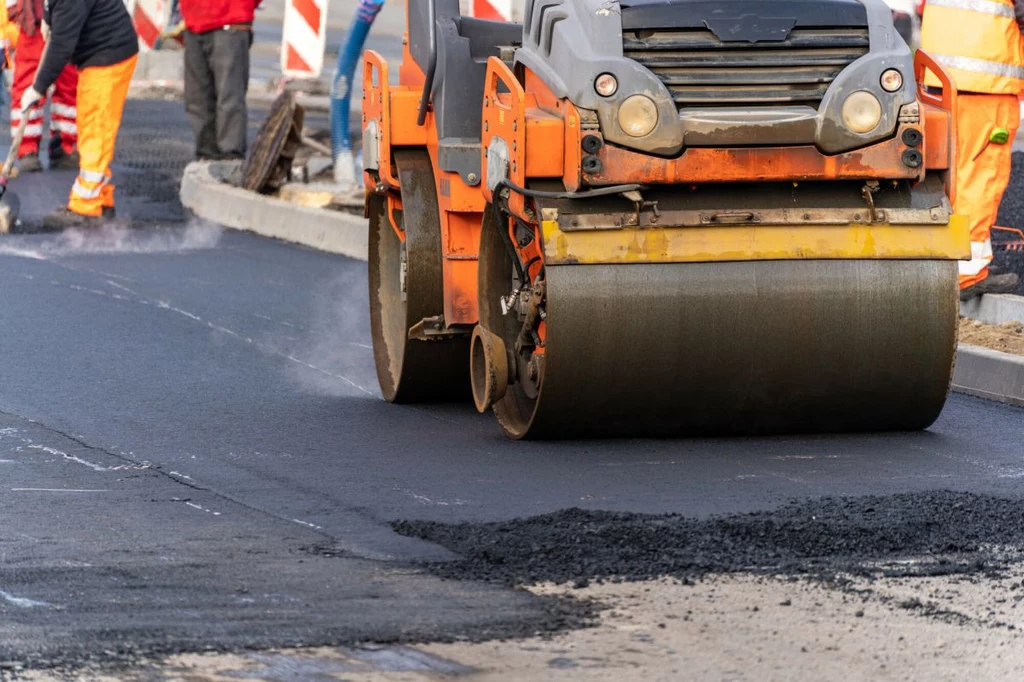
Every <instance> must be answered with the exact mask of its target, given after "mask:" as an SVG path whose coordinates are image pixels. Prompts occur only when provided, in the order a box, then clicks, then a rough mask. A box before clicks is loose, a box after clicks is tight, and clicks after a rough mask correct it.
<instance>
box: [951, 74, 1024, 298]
mask: <svg viewBox="0 0 1024 682" xmlns="http://www.w3.org/2000/svg"><path fill="white" fill-rule="evenodd" d="M958 101H959V113H958V114H957V121H956V136H957V140H956V154H957V159H956V206H955V207H954V208H955V209H956V212H957V213H963V214H965V215H966V216H967V217H968V219H969V220H970V221H971V260H967V261H960V288H961V289H965V288H967V287H969V286H971V285H972V284H977V283H978V282H980V281H982V280H983V279H985V278H986V277H988V265H989V263H991V262H992V236H991V233H992V226H993V225H995V223H996V214H997V213H998V212H999V203H1000V202H1001V201H1002V199H1003V192H1004V191H1006V186H1007V185H1008V184H1009V182H1010V156H1011V153H1012V152H1013V138H1014V136H1015V135H1016V134H1017V128H1018V127H1019V126H1020V101H1019V100H1018V99H1017V95H981V94H971V93H960V97H959V98H958ZM996 128H1005V129H1006V130H1007V131H1008V132H1009V133H1010V141H1009V142H1007V143H1006V144H998V143H996V142H990V141H989V137H990V136H991V135H992V131H993V130H995V129H996Z"/></svg>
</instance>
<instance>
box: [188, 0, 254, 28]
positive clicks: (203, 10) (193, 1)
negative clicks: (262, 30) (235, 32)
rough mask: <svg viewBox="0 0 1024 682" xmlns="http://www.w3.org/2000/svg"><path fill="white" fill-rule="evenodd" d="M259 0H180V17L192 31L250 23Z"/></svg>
mask: <svg viewBox="0 0 1024 682" xmlns="http://www.w3.org/2000/svg"><path fill="white" fill-rule="evenodd" d="M260 2H261V0H181V18H182V19H184V20H185V28H187V29H188V30H190V31H192V32H193V33H205V32H207V31H212V30H214V29H218V28H223V27H224V26H227V25H228V24H251V23H252V19H253V16H254V14H255V12H256V7H258V6H259V4H260Z"/></svg>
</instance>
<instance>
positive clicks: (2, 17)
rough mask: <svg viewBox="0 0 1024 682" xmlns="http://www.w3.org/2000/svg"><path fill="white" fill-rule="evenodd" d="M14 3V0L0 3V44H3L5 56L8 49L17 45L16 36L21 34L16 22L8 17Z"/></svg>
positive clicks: (8, 51)
mask: <svg viewBox="0 0 1024 682" xmlns="http://www.w3.org/2000/svg"><path fill="white" fill-rule="evenodd" d="M14 4H15V0H7V2H6V3H0V45H3V51H4V53H5V55H6V57H9V56H10V50H13V49H14V47H15V45H17V43H18V36H19V35H21V32H20V31H19V30H18V24H16V23H15V22H13V21H11V18H10V11H11V10H12V9H13V8H14ZM6 57H5V58H6ZM5 63H6V62H5Z"/></svg>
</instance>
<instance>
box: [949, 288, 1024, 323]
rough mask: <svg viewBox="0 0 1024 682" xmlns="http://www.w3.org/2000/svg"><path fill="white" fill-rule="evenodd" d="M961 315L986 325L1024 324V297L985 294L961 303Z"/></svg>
mask: <svg viewBox="0 0 1024 682" xmlns="http://www.w3.org/2000/svg"><path fill="white" fill-rule="evenodd" d="M960 314H961V315H963V316H964V317H969V318H971V319H972V320H978V321H979V322H985V323H986V324H1004V323H1006V322H1024V296H1016V295H1014V294H985V295H984V296H979V297H978V298H974V299H971V300H970V301H966V302H964V303H961V304H960Z"/></svg>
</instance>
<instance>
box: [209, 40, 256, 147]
mask: <svg viewBox="0 0 1024 682" xmlns="http://www.w3.org/2000/svg"><path fill="white" fill-rule="evenodd" d="M214 33H215V36H214V44H213V60H212V62H211V66H212V67H213V79H214V82H215V83H216V85H217V147H218V148H219V149H220V153H221V156H222V157H227V158H239V159H241V158H244V157H245V148H246V132H247V128H248V125H249V119H248V113H247V112H246V108H245V95H246V92H247V91H248V89H249V45H250V43H251V42H252V40H251V38H252V34H251V33H250V32H249V31H215V32H214Z"/></svg>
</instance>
